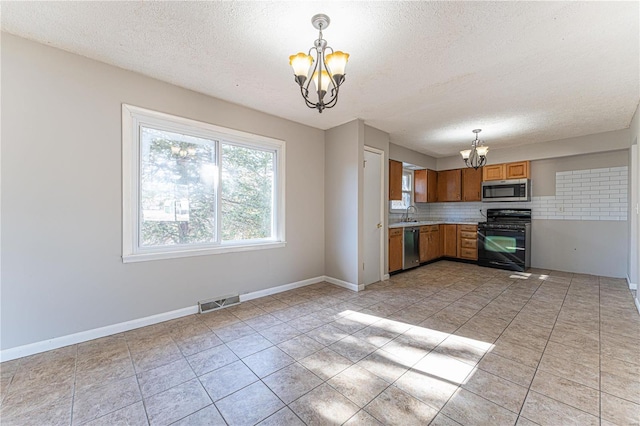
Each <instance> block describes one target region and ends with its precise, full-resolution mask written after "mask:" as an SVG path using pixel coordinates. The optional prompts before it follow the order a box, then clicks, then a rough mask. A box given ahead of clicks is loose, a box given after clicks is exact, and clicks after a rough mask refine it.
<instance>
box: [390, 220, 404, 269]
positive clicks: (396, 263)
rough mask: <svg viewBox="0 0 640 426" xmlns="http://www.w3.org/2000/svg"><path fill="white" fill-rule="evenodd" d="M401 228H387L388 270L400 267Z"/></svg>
mask: <svg viewBox="0 0 640 426" xmlns="http://www.w3.org/2000/svg"><path fill="white" fill-rule="evenodd" d="M402 231H403V228H393V229H389V272H395V271H399V270H400V269H402V238H403V237H402Z"/></svg>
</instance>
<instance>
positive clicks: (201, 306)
mask: <svg viewBox="0 0 640 426" xmlns="http://www.w3.org/2000/svg"><path fill="white" fill-rule="evenodd" d="M239 303H240V296H239V295H237V294H236V295H232V296H225V297H222V298H220V299H215V300H214V299H209V300H201V301H199V302H198V310H199V311H200V313H201V314H204V313H206V312H211V311H215V310H217V309H222V308H226V307H227V306H233V305H237V304H239Z"/></svg>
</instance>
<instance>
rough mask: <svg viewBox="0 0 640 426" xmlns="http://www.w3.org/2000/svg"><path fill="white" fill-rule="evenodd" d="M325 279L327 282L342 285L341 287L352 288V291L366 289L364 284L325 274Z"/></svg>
mask: <svg viewBox="0 0 640 426" xmlns="http://www.w3.org/2000/svg"><path fill="white" fill-rule="evenodd" d="M324 280H325V281H326V282H328V283H331V284H335V285H337V286H340V287H344V288H346V289H348V290H351V291H362V290H364V287H365V285H364V284H353V283H349V282H346V281H342V280H339V279H337V278H333V277H327V276H325V277H324Z"/></svg>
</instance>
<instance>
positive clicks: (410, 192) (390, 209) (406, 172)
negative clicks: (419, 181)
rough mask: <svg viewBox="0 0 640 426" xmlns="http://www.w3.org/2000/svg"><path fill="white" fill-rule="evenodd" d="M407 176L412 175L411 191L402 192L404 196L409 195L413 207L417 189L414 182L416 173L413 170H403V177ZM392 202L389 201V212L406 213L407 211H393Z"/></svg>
mask: <svg viewBox="0 0 640 426" xmlns="http://www.w3.org/2000/svg"><path fill="white" fill-rule="evenodd" d="M405 174H408V175H411V188H410V189H409V191H404V190H403V191H402V194H407V193H408V194H409V205H410V206H412V205H413V199H414V192H413V190H414V187H415V181H414V177H415V175H414V173H413V170H411V169H402V175H403V176H404V175H405ZM392 205H393V204H392V201H389V212H391V213H404V212H406V211H407V209H393V208H391V206H392Z"/></svg>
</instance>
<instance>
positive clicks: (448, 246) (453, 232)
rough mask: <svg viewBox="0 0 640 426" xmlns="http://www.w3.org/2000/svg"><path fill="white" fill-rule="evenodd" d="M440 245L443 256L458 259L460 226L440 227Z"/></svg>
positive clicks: (445, 225) (448, 225) (444, 225)
mask: <svg viewBox="0 0 640 426" xmlns="http://www.w3.org/2000/svg"><path fill="white" fill-rule="evenodd" d="M440 243H441V248H442V255H443V256H445V257H458V226H457V225H455V224H450V223H447V224H443V225H440Z"/></svg>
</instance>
